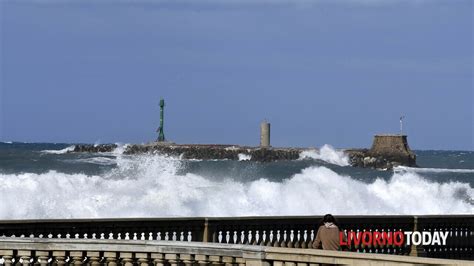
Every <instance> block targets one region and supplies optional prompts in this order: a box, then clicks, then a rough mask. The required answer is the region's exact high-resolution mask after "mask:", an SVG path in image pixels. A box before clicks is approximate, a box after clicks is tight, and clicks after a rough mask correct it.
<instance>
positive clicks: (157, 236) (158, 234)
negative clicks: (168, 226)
mask: <svg viewBox="0 0 474 266" xmlns="http://www.w3.org/2000/svg"><path fill="white" fill-rule="evenodd" d="M156 240H161V232H158V233H156Z"/></svg>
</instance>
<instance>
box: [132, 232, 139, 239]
mask: <svg viewBox="0 0 474 266" xmlns="http://www.w3.org/2000/svg"><path fill="white" fill-rule="evenodd" d="M133 240H138V236H137V232H135V233H133Z"/></svg>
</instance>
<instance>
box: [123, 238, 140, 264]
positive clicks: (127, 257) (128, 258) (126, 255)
mask: <svg viewBox="0 0 474 266" xmlns="http://www.w3.org/2000/svg"><path fill="white" fill-rule="evenodd" d="M135 235H136V233H135ZM134 240H136V239H134ZM120 258H122V263H121V264H122V265H123V266H133V259H132V253H131V252H120Z"/></svg>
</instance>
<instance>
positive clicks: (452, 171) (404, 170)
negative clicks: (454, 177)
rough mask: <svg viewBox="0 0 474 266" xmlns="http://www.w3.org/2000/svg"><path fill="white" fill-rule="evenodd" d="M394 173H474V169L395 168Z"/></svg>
mask: <svg viewBox="0 0 474 266" xmlns="http://www.w3.org/2000/svg"><path fill="white" fill-rule="evenodd" d="M393 170H394V171H395V172H415V173H474V169H448V168H415V167H407V166H397V167H395V168H394V169H393Z"/></svg>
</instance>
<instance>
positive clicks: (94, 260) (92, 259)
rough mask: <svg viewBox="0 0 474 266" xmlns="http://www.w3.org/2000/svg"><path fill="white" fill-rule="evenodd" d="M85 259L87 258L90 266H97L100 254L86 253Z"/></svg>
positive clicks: (95, 252)
mask: <svg viewBox="0 0 474 266" xmlns="http://www.w3.org/2000/svg"><path fill="white" fill-rule="evenodd" d="M86 254H87V257H88V258H89V265H90V266H99V265H100V263H99V261H100V253H99V252H98V251H87V253H86Z"/></svg>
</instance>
